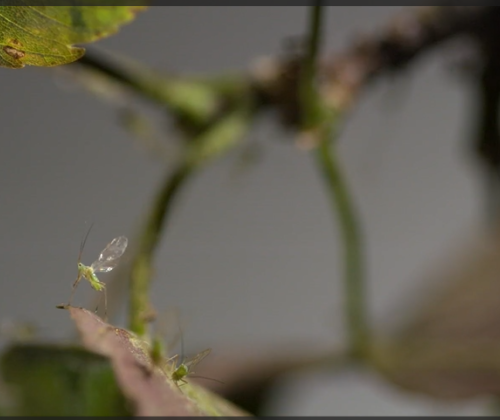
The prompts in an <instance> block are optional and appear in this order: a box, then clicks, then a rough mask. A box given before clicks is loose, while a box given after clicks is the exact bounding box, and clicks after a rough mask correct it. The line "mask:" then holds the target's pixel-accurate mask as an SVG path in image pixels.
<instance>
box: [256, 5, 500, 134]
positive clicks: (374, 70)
mask: <svg viewBox="0 0 500 420" xmlns="http://www.w3.org/2000/svg"><path fill="white" fill-rule="evenodd" d="M499 9H500V8H498V7H494V6H428V7H415V8H411V9H410V10H405V11H404V12H403V13H402V14H400V15H398V16H396V17H395V18H394V19H392V20H391V21H390V22H389V23H388V25H387V26H386V27H385V28H383V29H382V30H380V31H378V33H376V34H372V35H363V36H359V37H358V38H357V40H356V41H355V42H354V43H353V45H351V46H350V47H348V48H347V49H346V50H345V51H343V52H341V53H339V54H334V55H332V56H330V57H326V58H325V59H324V60H322V62H321V63H320V65H319V66H320V68H319V71H318V74H319V80H318V83H319V90H320V92H321V93H322V96H323V98H324V100H325V102H326V104H327V105H328V106H329V107H330V108H331V109H332V110H333V111H335V112H344V111H347V110H349V109H350V108H351V106H352V105H353V104H354V103H355V101H356V100H357V98H358V96H359V94H360V93H361V91H362V90H363V89H364V88H365V87H367V86H368V85H369V84H370V83H371V82H372V81H373V80H375V79H376V78H377V77H380V76H382V75H385V74H389V73H391V72H397V71H401V70H403V69H404V68H406V67H407V66H408V65H410V64H411V63H413V62H414V61H415V60H416V59H417V58H420V57H421V56H422V55H424V54H425V53H427V52H430V51H431V50H432V49H433V48H435V47H437V46H439V45H441V44H442V43H444V42H445V41H448V40H450V39H452V38H456V37H459V36H473V37H483V36H484V34H487V33H490V32H491V31H490V32H488V31H487V30H486V28H491V27H499V26H500V10H499ZM301 60H302V57H301V53H298V54H296V53H295V54H293V53H292V54H289V55H288V56H286V57H282V58H273V59H264V60H262V61H261V62H260V63H258V65H257V66H256V68H255V71H254V73H253V75H254V83H255V87H256V90H257V91H258V93H259V95H260V98H261V99H262V101H263V103H264V104H267V105H271V106H275V107H277V108H278V109H279V110H280V112H281V116H282V120H283V122H284V123H285V124H286V125H288V126H292V127H298V125H299V123H300V115H301V110H300V107H299V103H300V102H299V98H298V81H299V73H300V63H301Z"/></svg>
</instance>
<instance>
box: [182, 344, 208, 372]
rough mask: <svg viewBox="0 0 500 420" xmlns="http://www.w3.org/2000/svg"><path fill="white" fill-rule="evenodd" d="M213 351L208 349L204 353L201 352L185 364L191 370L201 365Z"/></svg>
mask: <svg viewBox="0 0 500 420" xmlns="http://www.w3.org/2000/svg"><path fill="white" fill-rule="evenodd" d="M211 351H212V349H206V350H203V351H200V352H199V353H198V354H197V355H195V356H193V357H191V358H190V359H188V360H186V361H185V362H184V364H185V365H186V366H187V367H188V368H189V369H191V368H193V367H195V366H196V365H197V364H198V363H200V362H201V361H202V360H203V359H204V358H205V357H207V356H208V354H209V353H210V352H211Z"/></svg>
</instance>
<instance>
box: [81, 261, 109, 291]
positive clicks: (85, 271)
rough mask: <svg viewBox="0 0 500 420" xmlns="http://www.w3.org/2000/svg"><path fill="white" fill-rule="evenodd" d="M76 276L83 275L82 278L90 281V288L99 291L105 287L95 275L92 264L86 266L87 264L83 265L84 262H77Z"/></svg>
mask: <svg viewBox="0 0 500 420" xmlns="http://www.w3.org/2000/svg"><path fill="white" fill-rule="evenodd" d="M78 277H79V278H82V277H83V278H85V279H87V280H88V282H89V283H90V286H92V288H93V289H94V290H97V291H98V292H100V291H101V290H103V289H104V288H105V285H104V283H102V282H101V281H100V280H99V279H98V278H97V276H96V275H95V273H94V270H93V268H92V266H87V265H84V264H82V263H80V262H79V263H78Z"/></svg>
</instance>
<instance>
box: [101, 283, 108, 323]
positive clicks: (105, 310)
mask: <svg viewBox="0 0 500 420" xmlns="http://www.w3.org/2000/svg"><path fill="white" fill-rule="evenodd" d="M102 291H103V292H104V322H108V295H107V294H106V287H105V286H104V287H103V288H102Z"/></svg>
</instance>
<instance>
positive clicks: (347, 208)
mask: <svg viewBox="0 0 500 420" xmlns="http://www.w3.org/2000/svg"><path fill="white" fill-rule="evenodd" d="M322 3H323V2H322V1H319V0H317V1H316V2H315V4H314V6H312V7H311V9H310V10H311V11H310V19H309V37H308V50H307V54H306V56H305V58H304V62H303V65H302V73H301V79H300V86H299V89H300V91H299V94H300V101H301V109H302V112H303V120H302V129H303V130H304V131H306V132H309V133H313V135H314V136H317V140H318V147H317V151H316V163H317V166H318V168H319V170H320V172H321V174H322V176H323V180H324V182H325V184H326V187H327V191H328V193H329V195H330V199H331V204H332V208H333V210H334V212H335V213H336V216H337V220H338V222H339V226H340V230H341V237H342V243H343V247H344V275H343V277H344V283H345V294H346V308H345V318H346V327H347V331H348V335H349V349H350V354H351V356H352V357H353V358H356V359H358V358H362V357H364V355H365V354H366V352H367V351H368V348H369V347H368V346H369V342H368V322H367V316H366V301H365V282H364V267H363V255H362V243H361V235H360V227H359V222H358V220H357V217H356V213H355V209H354V204H353V202H352V200H351V197H350V195H349V191H348V188H347V185H346V182H345V180H344V178H343V176H342V171H341V169H340V165H339V163H338V161H337V156H336V153H335V152H334V151H333V150H332V138H331V137H332V135H333V134H334V129H335V126H336V124H335V121H336V119H338V117H339V115H338V113H335V112H332V110H328V109H326V107H325V105H323V103H322V100H321V96H320V94H319V92H318V89H317V87H316V66H317V57H318V53H319V45H320V42H321V29H322V16H323V11H324V7H322Z"/></svg>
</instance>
